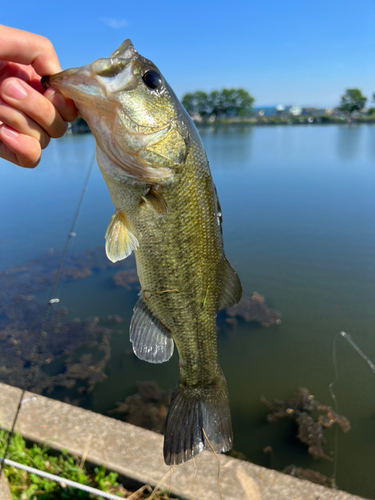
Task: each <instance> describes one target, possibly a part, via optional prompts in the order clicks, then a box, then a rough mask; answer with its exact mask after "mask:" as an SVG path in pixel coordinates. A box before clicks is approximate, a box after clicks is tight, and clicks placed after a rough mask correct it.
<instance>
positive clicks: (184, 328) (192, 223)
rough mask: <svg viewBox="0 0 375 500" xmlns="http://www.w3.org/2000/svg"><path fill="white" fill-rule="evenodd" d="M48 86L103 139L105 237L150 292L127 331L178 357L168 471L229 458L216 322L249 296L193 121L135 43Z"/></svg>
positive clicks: (110, 250) (165, 355) (138, 341)
mask: <svg viewBox="0 0 375 500" xmlns="http://www.w3.org/2000/svg"><path fill="white" fill-rule="evenodd" d="M42 83H43V85H44V86H45V87H46V88H47V87H53V88H55V89H57V90H59V91H60V92H61V93H62V94H63V95H64V96H66V97H69V98H71V99H73V101H74V102H75V104H76V106H77V109H78V111H79V114H80V116H82V117H83V118H84V119H85V120H86V121H87V123H88V124H89V127H90V129H91V131H92V133H93V135H94V136H95V139H96V152H97V161H98V165H99V168H100V170H101V172H102V174H103V177H104V179H105V182H106V183H107V186H108V189H109V192H110V195H111V198H112V201H113V204H114V206H115V213H114V215H113V217H112V219H111V220H110V223H109V226H108V229H107V232H106V235H105V238H106V244H105V248H106V252H107V256H108V258H109V259H110V260H111V261H113V262H116V261H117V260H120V259H124V258H126V257H127V256H129V255H130V254H131V253H132V252H133V251H134V253H135V258H136V263H137V272H138V276H139V281H140V284H141V288H142V291H141V293H140V297H139V299H138V302H137V304H136V305H135V308H134V314H133V318H132V320H131V323H130V340H131V342H132V344H133V350H134V353H135V354H136V355H137V356H138V357H139V358H140V359H143V360H145V361H148V362H150V363H162V362H164V361H167V360H168V359H169V358H170V357H171V356H172V353H173V348H174V344H176V346H177V349H178V353H179V367H180V379H179V383H178V385H177V387H176V388H175V390H174V392H173V395H172V400H171V403H170V407H169V411H168V416H167V421H166V429H165V438H164V459H165V462H166V464H167V465H172V464H179V463H181V462H185V461H186V460H189V459H190V458H192V457H193V456H195V455H197V454H198V453H200V452H201V451H202V450H203V449H204V448H208V447H209V443H210V444H211V445H212V447H213V449H214V450H215V451H217V452H225V451H228V450H230V449H231V448H232V426H231V416H230V409H229V399H228V390H227V384H226V381H225V378H224V375H223V373H222V370H221V368H220V365H219V362H218V353H217V339H216V315H217V312H218V311H219V310H220V309H223V308H226V307H229V306H232V305H234V304H235V303H237V302H238V301H239V300H240V298H241V293H242V292H241V284H240V281H239V279H238V276H237V274H236V273H235V271H234V270H233V269H232V267H231V266H230V264H229V262H228V260H227V259H226V257H225V254H224V249H223V239H222V229H221V208H220V205H219V201H218V197H217V193H216V189H215V185H214V183H213V181H212V177H211V173H210V168H209V164H208V160H207V157H206V153H205V151H204V148H203V145H202V142H201V139H200V137H199V134H198V132H197V130H196V128H195V126H194V124H193V123H192V121H191V119H190V117H189V115H188V114H187V113H186V111H185V110H184V108H183V107H182V105H181V103H180V102H179V100H178V99H177V97H176V96H175V94H174V93H173V91H172V89H171V88H170V87H169V85H168V83H167V82H166V81H165V79H164V78H163V76H162V74H161V73H160V71H159V69H158V68H157V67H156V66H155V65H154V64H153V63H152V62H151V61H149V60H147V59H145V58H144V57H142V56H141V55H140V54H138V53H137V51H136V50H135V49H134V47H133V45H132V43H131V42H130V40H126V41H125V42H124V43H123V44H122V45H121V46H120V47H119V48H118V49H117V50H116V51H115V52H114V53H113V54H112V55H111V56H110V57H109V58H103V59H98V60H96V61H94V62H93V63H92V64H89V65H87V66H83V67H81V68H74V69H68V70H65V71H63V72H61V73H58V74H56V75H53V76H50V77H44V78H43V80H42ZM203 431H204V432H203ZM206 436H207V438H208V441H209V443H207V439H206Z"/></svg>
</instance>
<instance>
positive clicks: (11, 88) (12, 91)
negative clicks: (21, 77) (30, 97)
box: [3, 80, 27, 101]
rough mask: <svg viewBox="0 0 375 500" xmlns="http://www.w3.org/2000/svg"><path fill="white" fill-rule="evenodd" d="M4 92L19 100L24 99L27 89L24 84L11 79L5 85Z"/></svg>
mask: <svg viewBox="0 0 375 500" xmlns="http://www.w3.org/2000/svg"><path fill="white" fill-rule="evenodd" d="M3 92H4V93H5V94H6V95H7V96H8V97H12V98H13V99H17V101H22V100H23V99H25V97H26V96H27V92H26V90H25V89H24V88H23V87H22V85H21V84H20V83H18V82H15V81H14V80H11V81H10V82H9V83H6V84H5V85H4V89H3Z"/></svg>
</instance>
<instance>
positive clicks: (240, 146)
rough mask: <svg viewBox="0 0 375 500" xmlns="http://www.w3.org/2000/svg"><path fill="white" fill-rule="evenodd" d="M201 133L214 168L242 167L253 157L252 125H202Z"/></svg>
mask: <svg viewBox="0 0 375 500" xmlns="http://www.w3.org/2000/svg"><path fill="white" fill-rule="evenodd" d="M199 133H200V135H201V137H202V140H203V142H204V145H205V148H206V153H207V156H208V159H209V161H210V165H211V167H212V168H225V169H228V168H230V169H240V168H243V167H244V166H245V165H246V163H247V162H248V161H249V159H250V158H251V157H252V141H253V136H254V127H252V126H225V127H214V126H212V127H201V128H199ZM228 156H229V157H230V158H231V162H230V163H228V162H227V161H226V158H228Z"/></svg>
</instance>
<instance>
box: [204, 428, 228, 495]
mask: <svg viewBox="0 0 375 500" xmlns="http://www.w3.org/2000/svg"><path fill="white" fill-rule="evenodd" d="M202 432H203V434H204V438H205V440H206V441H207V443H208V444H209V446H210V448H211V450H212V451H213V452H214V454H215V457H216V458H217V461H218V463H219V466H218V469H217V487H218V489H219V497H220V500H223V497H222V496H221V488H220V467H221V464H220V459H219V457H218V455H217V453H216V451H215V450H214V449H213V447H212V444H211V443H210V441H209V439H208V437H207V434H206V432H205V430H204V429H203V427H202Z"/></svg>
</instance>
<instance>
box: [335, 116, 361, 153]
mask: <svg viewBox="0 0 375 500" xmlns="http://www.w3.org/2000/svg"><path fill="white" fill-rule="evenodd" d="M337 132H338V140H337V152H338V156H339V157H340V158H341V159H342V160H344V161H349V160H350V161H352V160H354V159H355V158H357V157H358V155H359V153H360V149H361V141H362V138H363V132H364V127H362V126H360V125H341V126H340V127H337Z"/></svg>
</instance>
